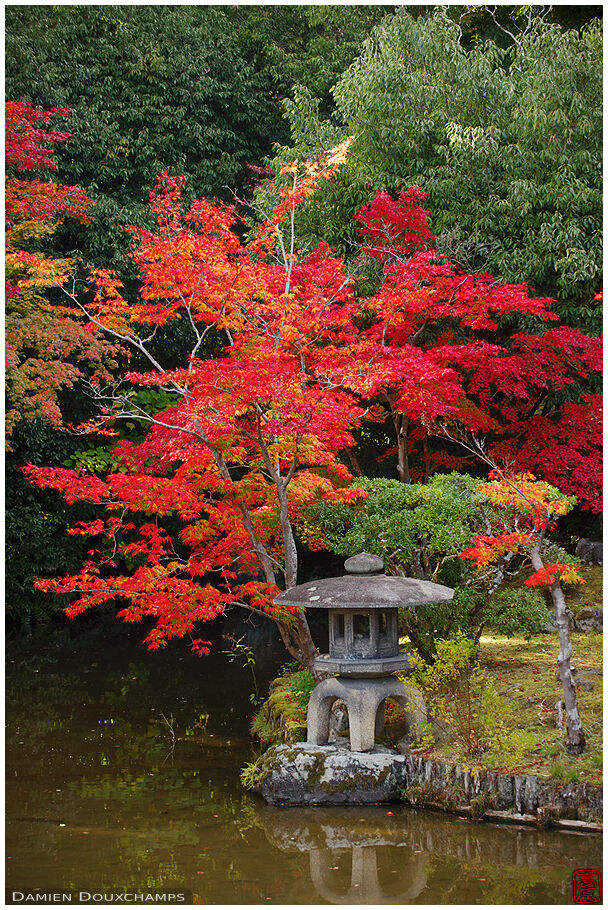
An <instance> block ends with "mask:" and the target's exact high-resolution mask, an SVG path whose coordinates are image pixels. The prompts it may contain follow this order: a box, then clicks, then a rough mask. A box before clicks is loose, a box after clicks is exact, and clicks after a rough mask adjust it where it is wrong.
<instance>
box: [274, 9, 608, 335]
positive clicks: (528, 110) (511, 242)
mask: <svg viewBox="0 0 608 910" xmlns="http://www.w3.org/2000/svg"><path fill="white" fill-rule="evenodd" d="M502 38H503V39H504V40H501V43H500V44H498V43H496V42H494V41H492V40H491V39H489V38H488V39H485V40H482V39H476V38H474V37H471V35H470V33H469V36H468V39H467V40H464V38H463V31H462V28H461V25H460V24H459V23H458V22H456V21H454V20H453V19H452V18H450V15H449V13H448V11H446V10H443V9H439V10H436V11H435V12H434V13H433V14H432V15H431V16H417V17H414V16H412V15H410V13H409V11H408V10H407V8H403V9H401V10H400V11H399V12H398V13H397V14H396V15H395V16H393V17H390V18H387V19H386V20H385V21H383V22H382V23H381V24H380V25H379V26H378V27H377V28H376V30H375V31H374V33H373V35H372V37H371V38H370V40H368V41H367V42H366V44H365V47H364V50H363V53H362V54H361V56H360V57H359V58H358V59H356V60H355V61H354V62H353V63H352V65H351V66H350V67H349V69H348V70H347V71H346V72H345V73H344V75H343V76H342V78H341V80H340V81H339V83H338V84H337V86H336V88H335V90H334V95H335V99H336V103H337V108H338V115H337V119H334V121H329V122H328V121H327V118H324V117H323V115H322V111H320V109H319V107H318V105H317V106H315V102H314V99H311V98H310V96H305V95H303V96H302V97H301V99H300V105H299V110H298V111H294V110H291V111H288V113H289V116H290V119H291V122H292V128H293V144H294V145H295V146H296V148H299V147H300V146H303V147H304V148H305V152H306V154H307V155H309V154H311V152H314V151H315V145H316V144H317V142H319V141H323V142H325V141H327V138H328V137H327V133H328V131H330V132H331V133H332V135H331V136H330V137H329V138H330V140H331V141H336V138H337V136H336V131H338V130H339V129H340V128H341V129H342V130H343V131H344V132H348V133H349V134H353V135H355V136H356V141H355V143H354V144H353V148H352V152H351V155H350V160H349V165H348V167H347V168H345V169H344V171H343V172H342V175H341V177H340V180H339V181H338V182H337V185H336V187H332V188H331V189H329V188H328V189H326V190H325V191H324V194H323V195H320V196H319V197H318V199H317V200H315V203H314V205H313V208H314V213H315V214H311V216H310V225H309V227H310V231H311V233H312V234H314V233H315V228H316V224H317V221H318V218H319V217H320V216H319V214H318V213H320V212H321V211H327V210H328V209H330V210H332V209H333V213H334V216H333V217H331V218H330V222H329V227H330V228H331V229H332V230H333V234H331V231H330V236H329V237H328V232H327V230H326V231H325V237H326V239H328V240H329V242H330V243H332V245H335V244H336V243H337V242H339V243H341V245H342V249H343V251H344V252H348V251H349V249H350V247H349V240H350V239H352V238H351V235H350V234H347V233H345V230H344V227H343V225H345V224H347V223H348V218H347V215H349V214H351V213H352V211H354V209H355V208H357V207H358V206H359V205H361V204H362V203H363V202H364V201H366V199H367V197H368V195H369V187H370V186H371V185H374V186H383V187H384V188H385V189H387V190H389V191H393V192H401V191H402V190H404V189H406V188H407V187H408V186H410V185H412V184H413V185H418V186H420V187H422V189H424V190H425V191H427V192H428V193H429V200H428V204H429V207H430V208H431V210H432V212H433V222H432V228H433V230H434V232H435V233H436V234H438V235H440V246H442V248H443V250H444V251H445V252H447V253H448V255H450V257H451V258H452V259H453V260H454V261H456V262H457V264H459V265H460V266H461V267H463V268H465V269H467V270H469V269H474V270H487V271H489V272H491V273H492V274H494V275H495V276H497V277H498V278H500V279H503V280H507V281H510V282H521V281H524V280H525V281H528V282H529V283H530V284H531V286H532V287H533V288H534V289H535V290H536V291H537V292H538V293H542V294H550V295H551V296H554V297H555V298H556V299H557V301H558V304H557V306H556V309H558V311H559V313H560V315H561V316H562V317H567V319H568V321H570V322H571V323H572V324H575V325H576V326H577V327H579V328H581V329H583V330H584V331H590V330H591V331H596V332H597V331H599V329H600V321H599V316H600V308H599V305H598V302H597V300H594V298H595V296H596V294H597V293H598V291H599V290H600V287H601V241H600V236H601V225H602V190H601V185H600V180H599V175H600V174H601V161H602V82H601V66H602V31H601V25H600V23H599V21H598V20H592V21H591V22H590V23H588V24H587V25H585V26H584V27H583V28H582V29H580V31H576V30H573V29H569V30H563V29H562V28H561V27H560V26H559V25H557V24H551V23H546V22H544V21H542V20H541V19H539V20H537V21H535V23H533V24H532V27H531V28H530V29H529V30H527V31H526V32H525V33H523V34H522V36H521V37H520V38H518V40H517V41H511V42H510V43H508V40H507V39H508V36H505V35H504V34H503V35H502ZM504 44H507V46H506V47H505V46H502V45H504ZM282 154H283V155H285V152H284V151H283V153H282ZM329 196H331V199H329V198H328V197H329ZM342 206H344V208H342Z"/></svg>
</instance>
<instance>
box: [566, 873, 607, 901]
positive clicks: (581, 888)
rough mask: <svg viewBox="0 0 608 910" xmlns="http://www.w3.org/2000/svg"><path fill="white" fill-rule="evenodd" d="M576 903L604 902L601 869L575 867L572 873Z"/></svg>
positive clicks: (573, 893)
mask: <svg viewBox="0 0 608 910" xmlns="http://www.w3.org/2000/svg"><path fill="white" fill-rule="evenodd" d="M572 895H573V897H574V903H575V904H601V903H602V876H601V873H600V871H599V869H575V871H574V872H573V873H572Z"/></svg>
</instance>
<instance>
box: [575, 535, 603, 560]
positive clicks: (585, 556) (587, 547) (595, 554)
mask: <svg viewBox="0 0 608 910" xmlns="http://www.w3.org/2000/svg"><path fill="white" fill-rule="evenodd" d="M574 553H575V555H576V556H578V558H579V559H580V560H581V562H584V563H590V564H591V565H593V566H601V565H603V564H604V547H603V544H602V541H601V540H589V538H588V537H582V538H581V540H579V542H578V543H577V545H576V550H575V551H574Z"/></svg>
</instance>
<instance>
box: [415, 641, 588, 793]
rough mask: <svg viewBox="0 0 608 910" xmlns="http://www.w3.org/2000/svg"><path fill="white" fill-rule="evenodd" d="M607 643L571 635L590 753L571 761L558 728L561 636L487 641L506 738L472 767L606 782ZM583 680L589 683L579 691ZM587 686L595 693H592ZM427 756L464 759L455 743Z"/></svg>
mask: <svg viewBox="0 0 608 910" xmlns="http://www.w3.org/2000/svg"><path fill="white" fill-rule="evenodd" d="M602 639H603V636H602V634H601V633H598V632H590V633H586V634H583V633H579V632H573V633H572V647H573V657H572V665H573V667H574V668H575V669H576V670H577V673H576V675H575V681H576V682H577V696H578V701H579V710H580V714H581V718H582V721H583V727H584V729H585V735H586V738H587V746H588V748H587V750H586V752H585V753H584V754H583V755H579V756H571V755H569V754H568V753H567V752H566V750H565V748H564V736H565V734H564V731H563V730H560V729H559V727H558V711H557V709H556V704H557V703H558V702H559V701H561V698H562V689H561V684H560V683H559V682H558V680H557V678H556V670H557V662H556V655H557V653H558V650H559V643H558V639H557V633H550V634H545V635H537V636H535V637H534V638H533V639H532V641H529V642H526V641H525V640H524V639H523V638H517V637H515V638H511V639H507V638H505V637H504V636H500V635H493V634H491V633H488V634H486V635H484V636H482V638H481V641H480V649H479V657H480V665H481V667H482V668H483V669H484V670H485V671H486V673H487V675H488V677H489V678H490V680H491V681H492V683H493V688H494V690H495V692H496V700H495V706H496V709H497V711H498V713H499V715H500V718H501V720H502V722H503V725H504V727H505V728H506V730H507V734H508V735H507V737H506V741H505V742H504V743H503V744H502V748H492V749H490V750H488V751H487V752H485V753H484V754H483V755H481V756H480V757H479V758H478V759H477V761H476V762H471V764H479V765H482V766H483V767H485V768H489V769H492V770H501V771H509V772H516V773H518V772H522V773H528V774H536V775H538V776H539V777H547V778H551V779H554V780H556V781H559V782H562V783H569V782H575V781H576V782H583V781H587V782H588V783H593V784H601V782H602V744H603V735H602V675H601V674H602V669H603V663H602ZM579 680H583V681H584V682H583V683H582V685H581V683H579ZM585 680H588V682H586V681H585ZM589 684H591V686H592V687H593V688H592V689H590V690H589V691H587V688H588V685H589ZM424 754H425V755H428V756H429V757H433V758H442V759H446V760H449V761H462V759H463V756H462V754H461V753H460V754H459V750H458V747H457V745H456V744H455V743H454V741H453V739H451V738H448V739H447V740H446V741H445V742H444V743H442V744H441V745H435V746H433V747H432V748H430V749H425V750H424Z"/></svg>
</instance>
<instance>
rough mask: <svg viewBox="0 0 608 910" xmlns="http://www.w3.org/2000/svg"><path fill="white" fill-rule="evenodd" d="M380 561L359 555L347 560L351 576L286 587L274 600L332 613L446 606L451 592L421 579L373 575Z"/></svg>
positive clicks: (451, 596) (288, 604) (278, 604)
mask: <svg viewBox="0 0 608 910" xmlns="http://www.w3.org/2000/svg"><path fill="white" fill-rule="evenodd" d="M378 564H380V566H382V560H381V559H380V558H379V557H377V556H372V555H371V554H369V553H360V554H359V555H358V556H353V557H351V558H350V559H347V560H346V563H345V566H346V568H347V569H348V570H349V572H350V573H354V572H357V574H348V575H342V576H340V577H339V578H322V579H319V580H318V581H309V582H306V584H303V585H296V586H295V587H293V588H289V589H288V590H287V591H284V592H283V593H282V594H279V595H278V596H277V597H275V599H274V603H275V604H276V605H277V606H290V607H304V608H305V609H307V610H310V609H314V608H321V609H325V610H327V609H330V610H331V609H333V610H344V609H347V610H349V609H350V610H387V609H394V608H395V607H416V606H420V605H421V604H431V603H447V602H448V601H450V600H452V598H453V597H454V590H453V589H452V588H447V587H446V586H445V585H438V584H435V583H434V582H431V581H423V580H422V579H420V578H404V577H402V576H399V575H372V574H369V573H370V572H374V571H377V567H378Z"/></svg>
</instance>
